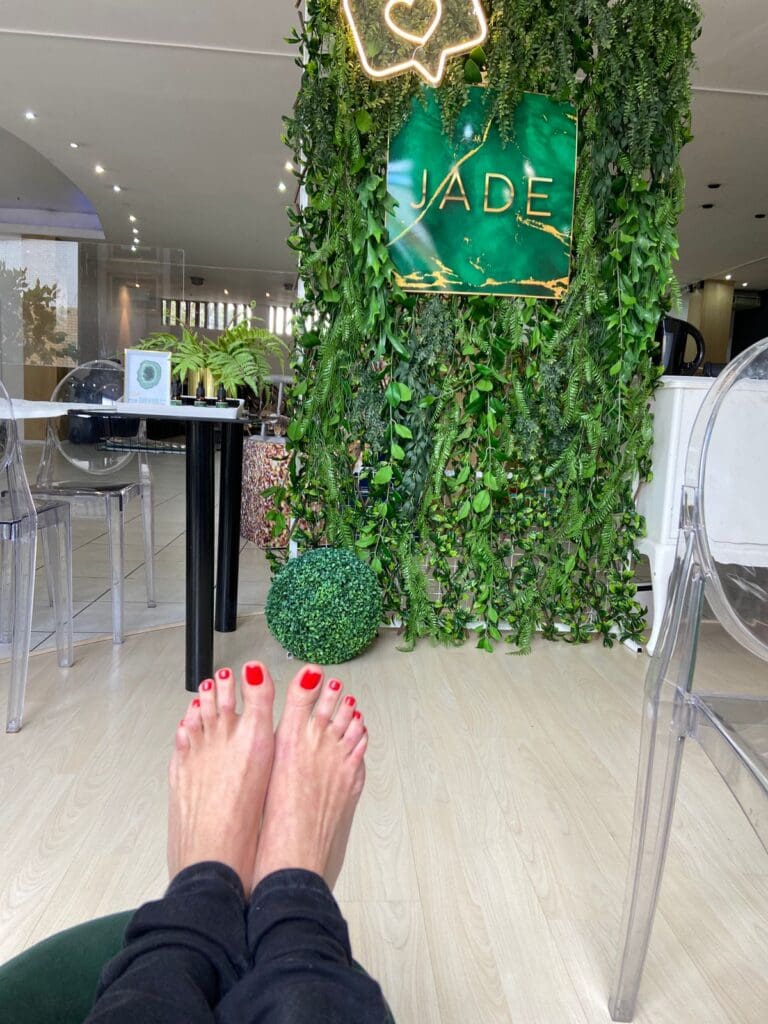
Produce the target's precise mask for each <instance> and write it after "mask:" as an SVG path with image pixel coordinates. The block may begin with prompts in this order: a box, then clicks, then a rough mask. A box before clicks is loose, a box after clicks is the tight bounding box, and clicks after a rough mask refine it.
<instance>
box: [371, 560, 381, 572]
mask: <svg viewBox="0 0 768 1024" xmlns="http://www.w3.org/2000/svg"><path fill="white" fill-rule="evenodd" d="M371 568H372V569H373V571H374V572H375V573H380V572H381V571H382V570H383V568H384V566H383V565H382V564H381V559H380V558H374V559H372V560H371Z"/></svg>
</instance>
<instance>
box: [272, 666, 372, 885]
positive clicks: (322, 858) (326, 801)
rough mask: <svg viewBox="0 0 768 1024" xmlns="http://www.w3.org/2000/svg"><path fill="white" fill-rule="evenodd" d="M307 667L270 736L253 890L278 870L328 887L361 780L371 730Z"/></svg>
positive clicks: (350, 702)
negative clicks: (300, 872) (294, 871)
mask: <svg viewBox="0 0 768 1024" xmlns="http://www.w3.org/2000/svg"><path fill="white" fill-rule="evenodd" d="M321 680H322V671H321V670H320V669H319V668H318V667H317V666H316V665H308V666H307V667H306V668H304V669H302V670H301V672H299V674H298V675H297V676H295V678H294V679H293V680H292V681H291V683H290V684H289V687H288V694H287V697H286V701H285V710H284V711H283V716H282V718H281V719H280V724H279V726H278V728H277V733H276V735H275V760H274V763H273V767H272V777H271V779H270V781H269V791H268V793H267V802H266V806H265V808H264V824H263V827H262V830H261V838H260V840H259V848H258V851H257V853H256V871H255V874H254V879H253V885H254V887H255V886H256V885H258V883H259V882H260V881H261V879H262V878H265V877H266V876H267V875H269V874H271V872H273V871H278V870H280V869H281V868H304V869H306V870H307V871H314V872H316V873H317V874H318V875H322V877H323V878H324V879H325V881H326V883H327V884H328V886H329V887H330V888H331V889H332V888H333V886H334V885H335V883H336V879H337V878H338V875H339V872H340V871H341V865H342V863H343V861H344V854H345V852H346V848H347V840H348V838H349V831H350V828H351V827H352V819H353V817H354V814H355V808H356V806H357V801H358V799H359V798H360V794H361V793H362V791H363V785H364V783H365V765H364V762H363V758H364V756H365V750H366V747H367V744H368V731H367V729H366V728H365V724H364V722H363V717H362V715H361V714H360V712H359V711H357V709H356V707H355V704H356V702H355V698H354V697H344V696H342V685H341V683H340V682H339V681H338V679H331V680H329V682H327V683H326V684H325V685H322V684H321Z"/></svg>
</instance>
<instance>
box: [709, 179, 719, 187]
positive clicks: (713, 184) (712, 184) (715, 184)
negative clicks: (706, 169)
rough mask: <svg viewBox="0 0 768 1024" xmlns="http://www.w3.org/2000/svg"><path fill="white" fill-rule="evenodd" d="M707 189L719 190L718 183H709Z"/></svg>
mask: <svg viewBox="0 0 768 1024" xmlns="http://www.w3.org/2000/svg"><path fill="white" fill-rule="evenodd" d="M707 188H720V182H719V181H713V182H711V184H709V185H707Z"/></svg>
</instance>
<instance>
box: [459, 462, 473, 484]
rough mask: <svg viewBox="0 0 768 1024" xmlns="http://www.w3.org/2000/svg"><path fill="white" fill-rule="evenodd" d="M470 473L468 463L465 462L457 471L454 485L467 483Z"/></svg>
mask: <svg viewBox="0 0 768 1024" xmlns="http://www.w3.org/2000/svg"><path fill="white" fill-rule="evenodd" d="M470 472H471V470H470V467H469V463H468V462H465V463H464V465H463V466H462V467H461V469H460V470H459V472H458V474H457V476H456V483H457V484H465V483H466V482H467V480H469V474H470Z"/></svg>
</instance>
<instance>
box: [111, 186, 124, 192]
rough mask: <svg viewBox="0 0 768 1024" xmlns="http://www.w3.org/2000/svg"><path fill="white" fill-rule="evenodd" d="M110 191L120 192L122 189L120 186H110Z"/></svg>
mask: <svg viewBox="0 0 768 1024" xmlns="http://www.w3.org/2000/svg"><path fill="white" fill-rule="evenodd" d="M112 191H113V192H122V191H123V189H122V187H121V186H120V185H113V186H112Z"/></svg>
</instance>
